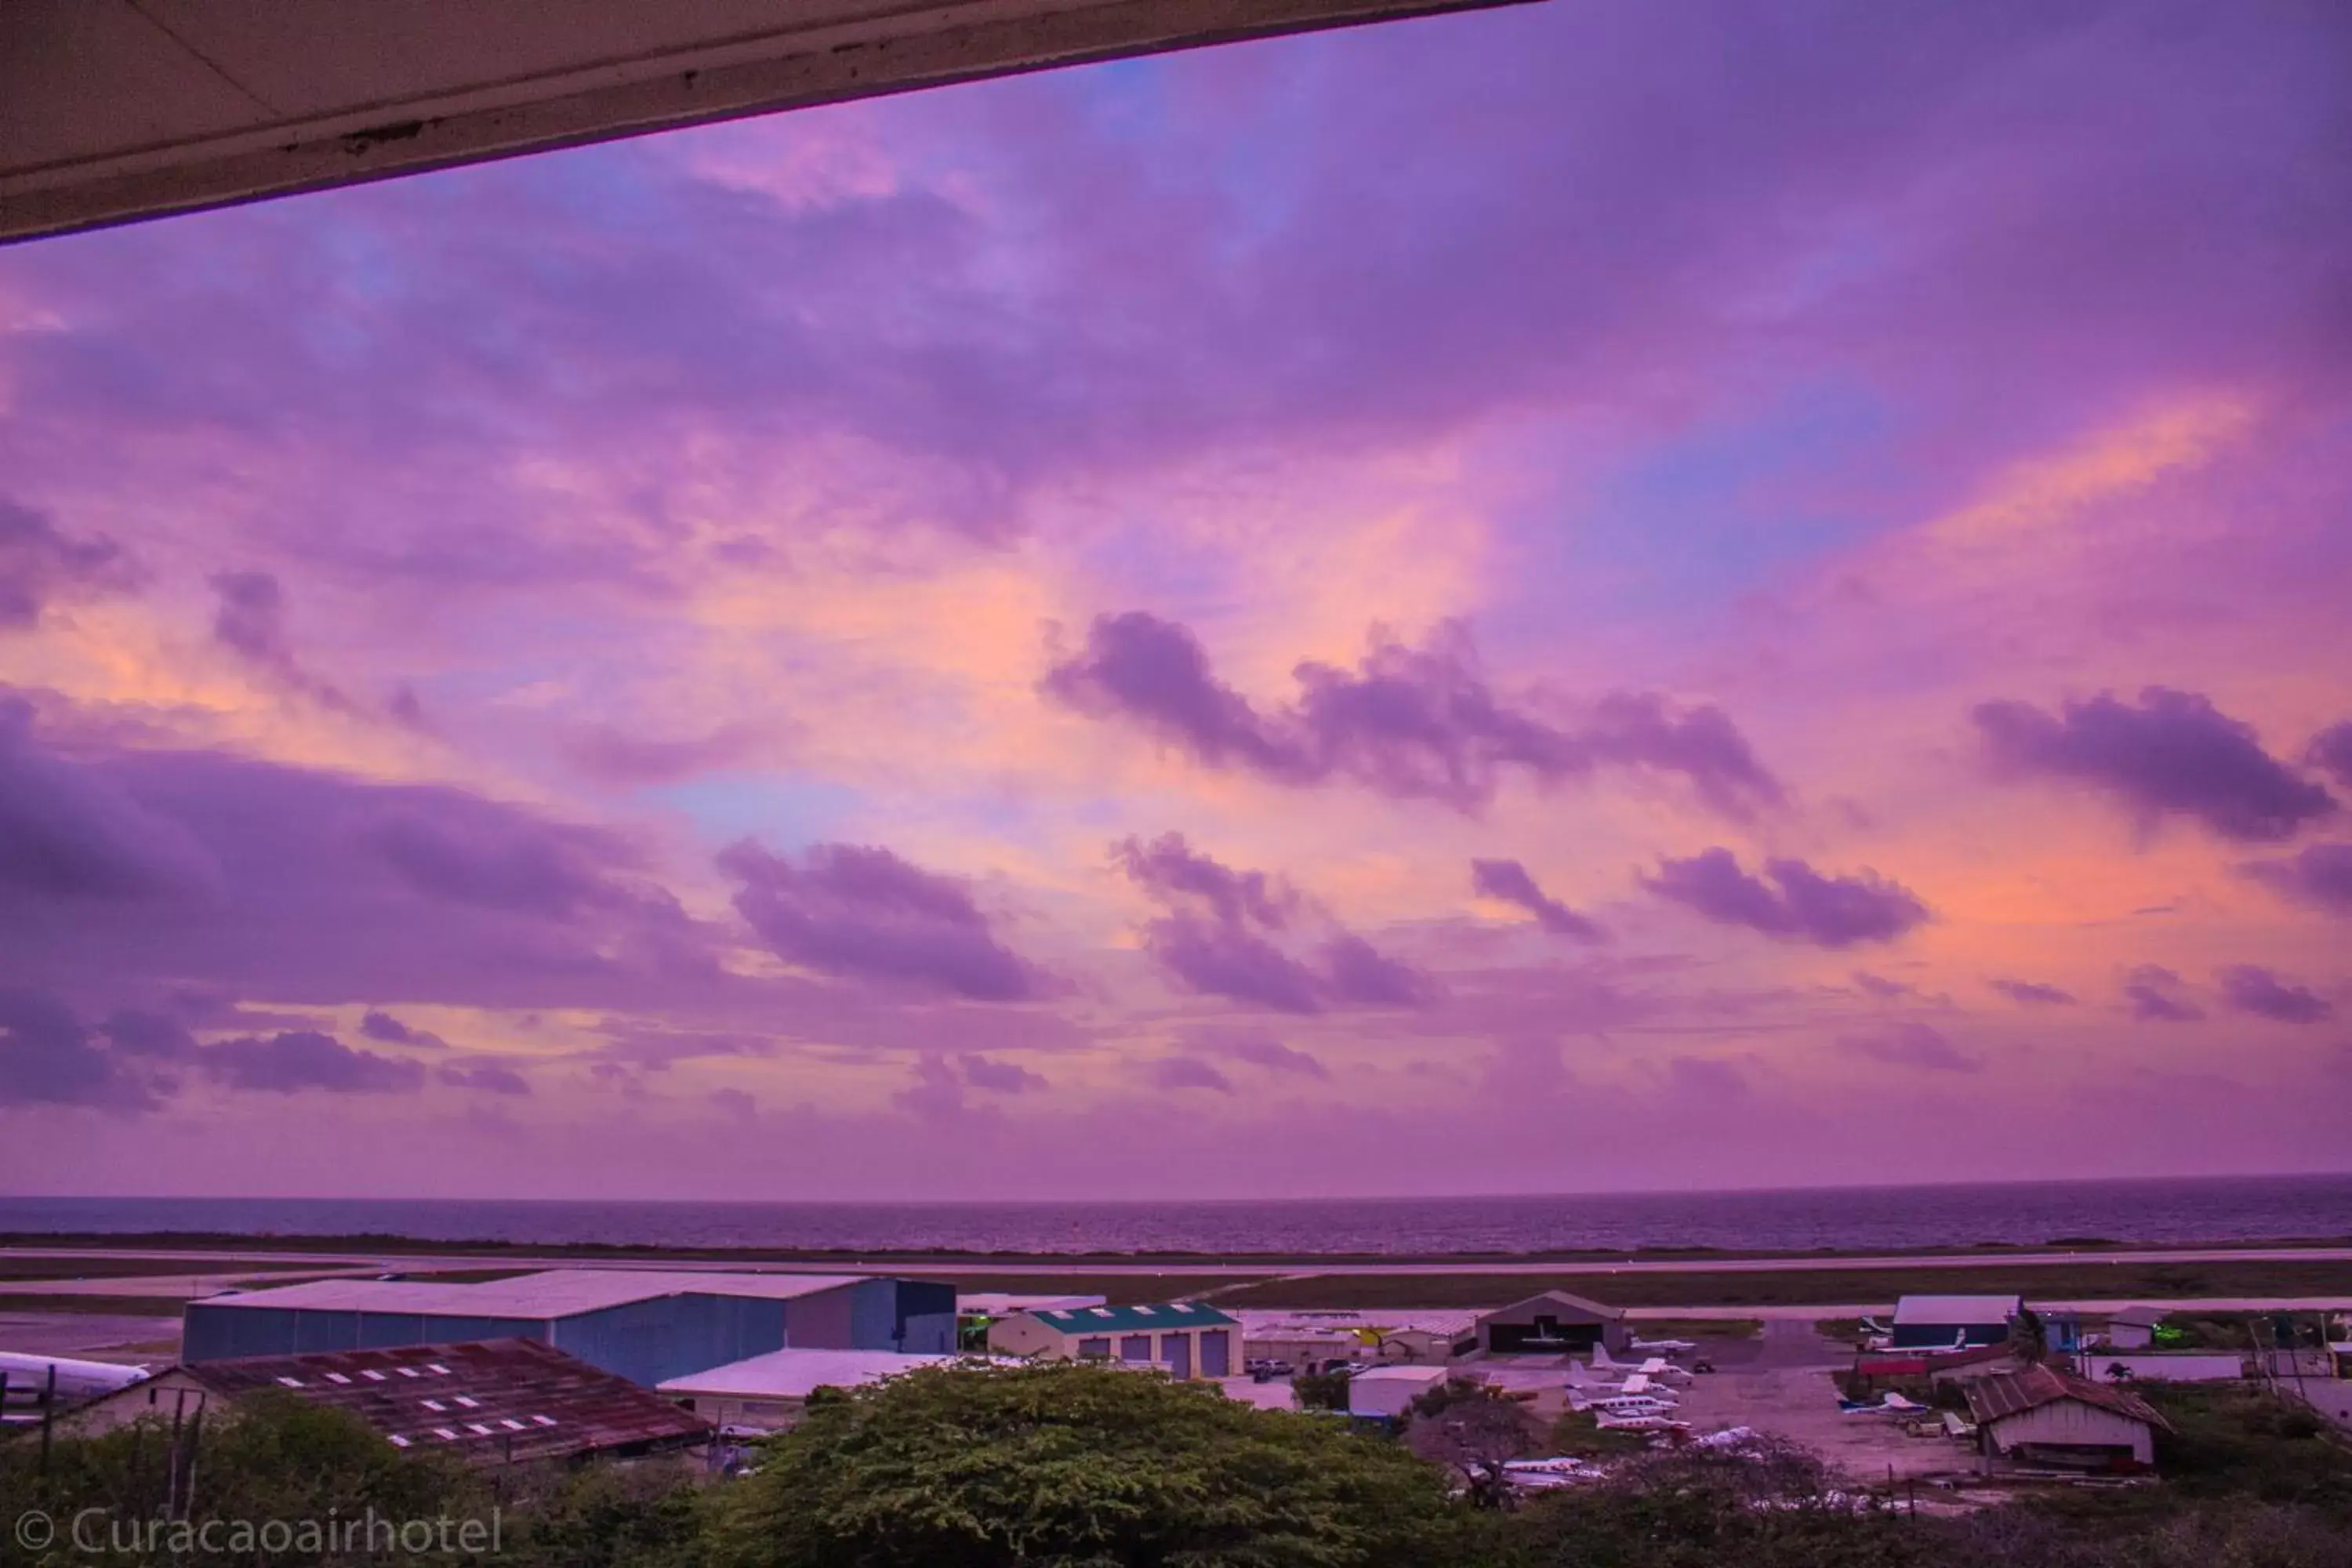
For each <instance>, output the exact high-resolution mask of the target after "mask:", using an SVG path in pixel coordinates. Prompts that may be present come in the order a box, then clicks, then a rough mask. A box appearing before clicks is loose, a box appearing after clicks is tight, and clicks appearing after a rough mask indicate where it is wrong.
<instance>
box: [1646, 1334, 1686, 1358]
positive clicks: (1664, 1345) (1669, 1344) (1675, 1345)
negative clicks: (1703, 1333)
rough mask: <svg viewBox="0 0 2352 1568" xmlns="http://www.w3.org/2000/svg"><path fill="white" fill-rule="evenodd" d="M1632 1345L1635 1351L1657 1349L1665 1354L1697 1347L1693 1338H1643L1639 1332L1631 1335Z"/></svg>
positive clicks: (1677, 1353)
mask: <svg viewBox="0 0 2352 1568" xmlns="http://www.w3.org/2000/svg"><path fill="white" fill-rule="evenodd" d="M1633 1348H1634V1349H1635V1350H1637V1351H1657V1352H1662V1353H1664V1354H1666V1355H1680V1354H1681V1353H1682V1352H1685V1351H1695V1350H1696V1349H1698V1343H1697V1342H1696V1341H1695V1340H1645V1339H1643V1337H1642V1336H1641V1335H1639V1334H1636V1335H1634V1336H1633Z"/></svg>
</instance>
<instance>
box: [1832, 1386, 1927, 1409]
mask: <svg viewBox="0 0 2352 1568" xmlns="http://www.w3.org/2000/svg"><path fill="white" fill-rule="evenodd" d="M1926 1410H1927V1406H1926V1405H1922V1404H1920V1403H1919V1402H1918V1401H1917V1400H1916V1399H1906V1398H1904V1397H1903V1396H1902V1395H1901V1394H1895V1393H1893V1392H1891V1391H1890V1392H1889V1393H1887V1394H1885V1395H1883V1396H1882V1397H1880V1398H1879V1400H1878V1401H1877V1402H1876V1403H1875V1404H1866V1403H1864V1402H1863V1401H1860V1400H1853V1399H1848V1400H1843V1401H1841V1402H1840V1403H1839V1405H1838V1413H1839V1414H1840V1415H1920V1414H1923V1413H1924V1412H1925V1411H1926Z"/></svg>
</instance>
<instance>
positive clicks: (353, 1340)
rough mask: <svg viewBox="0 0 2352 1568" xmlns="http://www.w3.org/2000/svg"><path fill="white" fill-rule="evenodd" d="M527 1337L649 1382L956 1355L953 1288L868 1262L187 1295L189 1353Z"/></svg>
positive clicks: (197, 1359)
mask: <svg viewBox="0 0 2352 1568" xmlns="http://www.w3.org/2000/svg"><path fill="white" fill-rule="evenodd" d="M501 1339H525V1340H536V1341H538V1342H540V1343H541V1344H546V1345H552V1346H553V1347H555V1348H556V1349H557V1350H561V1351H566V1352H570V1353H571V1354H572V1355H574V1356H577V1357H578V1358H579V1359H580V1360H582V1361H584V1362H586V1363H589V1364H590V1365H591V1366H596V1367H601V1368H603V1369H604V1371H606V1372H610V1373H618V1374H619V1375H620V1376H622V1377H625V1378H627V1379H628V1380H629V1381H631V1382H632V1383H637V1384H644V1385H645V1386H646V1387H648V1388H651V1387H653V1386H655V1385H656V1384H660V1383H662V1382H663V1381H665V1380H667V1379H669V1378H674V1377H683V1376H686V1375H688V1374H689V1373H698V1372H705V1371H708V1370H709V1369H710V1368H712V1367H715V1366H724V1365H726V1364H727V1363H730V1362H738V1361H742V1360H744V1359H745V1358H747V1357H750V1356H755V1355H763V1354H765V1353H766V1352H770V1351H776V1350H783V1349H785V1348H787V1347H790V1348H793V1349H797V1350H810V1349H815V1350H864V1351H894V1352H901V1353H914V1354H934V1355H951V1354H953V1353H954V1352H955V1348H956V1300H955V1288H954V1287H953V1286H951V1285H945V1284H940V1283H937V1282H933V1281H927V1280H918V1279H879V1278H872V1277H867V1276H860V1275H810V1274H721V1273H715V1272H714V1273H701V1272H696V1271H690V1270H677V1271H670V1270H656V1269H624V1268H613V1269H595V1268H568V1269H563V1268H560V1269H551V1270H548V1271H546V1272H543V1273H538V1274H525V1275H520V1276H518V1277H516V1278H514V1279H499V1280H492V1281H488V1282H485V1283H480V1284H449V1283H442V1282H436V1281H434V1280H426V1279H319V1280H313V1281H311V1282H310V1283H308V1284H304V1285H287V1286H282V1287H280V1288H278V1289H274V1290H250V1291H240V1292H237V1293H236V1294H232V1295H226V1296H212V1297H206V1298H205V1299H204V1300H197V1301H191V1302H189V1303H188V1306H187V1310H186V1315H185V1318H184V1330H183V1336H182V1342H183V1348H182V1352H181V1355H182V1359H183V1360H184V1361H186V1362H189V1363H202V1362H208V1361H221V1360H226V1359H229V1358H232V1357H238V1356H255V1355H291V1354H296V1353H299V1352H305V1351H352V1350H374V1349H382V1348H385V1347H389V1346H394V1345H424V1344H455V1343H460V1342H471V1341H478V1340H501Z"/></svg>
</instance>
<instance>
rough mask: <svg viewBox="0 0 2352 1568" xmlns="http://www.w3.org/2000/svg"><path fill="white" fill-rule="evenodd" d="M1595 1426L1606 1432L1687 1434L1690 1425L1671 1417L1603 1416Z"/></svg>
mask: <svg viewBox="0 0 2352 1568" xmlns="http://www.w3.org/2000/svg"><path fill="white" fill-rule="evenodd" d="M1594 1425H1595V1426H1599V1427H1601V1429H1602V1430H1603V1431H1606V1432H1687V1431H1689V1430H1690V1423H1689V1422H1687V1421H1677V1420H1675V1419H1674V1418H1673V1417H1672V1416H1670V1415H1602V1416H1601V1417H1599V1418H1598V1419H1597V1420H1596V1421H1595V1422H1594Z"/></svg>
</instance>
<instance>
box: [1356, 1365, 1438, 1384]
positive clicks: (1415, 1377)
mask: <svg viewBox="0 0 2352 1568" xmlns="http://www.w3.org/2000/svg"><path fill="white" fill-rule="evenodd" d="M1453 1375H1454V1373H1452V1372H1451V1371H1450V1370H1448V1369H1447V1368H1445V1367H1442V1366H1368V1367H1366V1368H1364V1370H1363V1371H1361V1372H1360V1373H1356V1374H1355V1376H1353V1377H1351V1378H1349V1380H1348V1381H1349V1382H1350V1383H1422V1384H1433V1383H1444V1381H1445V1380H1446V1379H1447V1378H1449V1377H1452V1376H1453Z"/></svg>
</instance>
